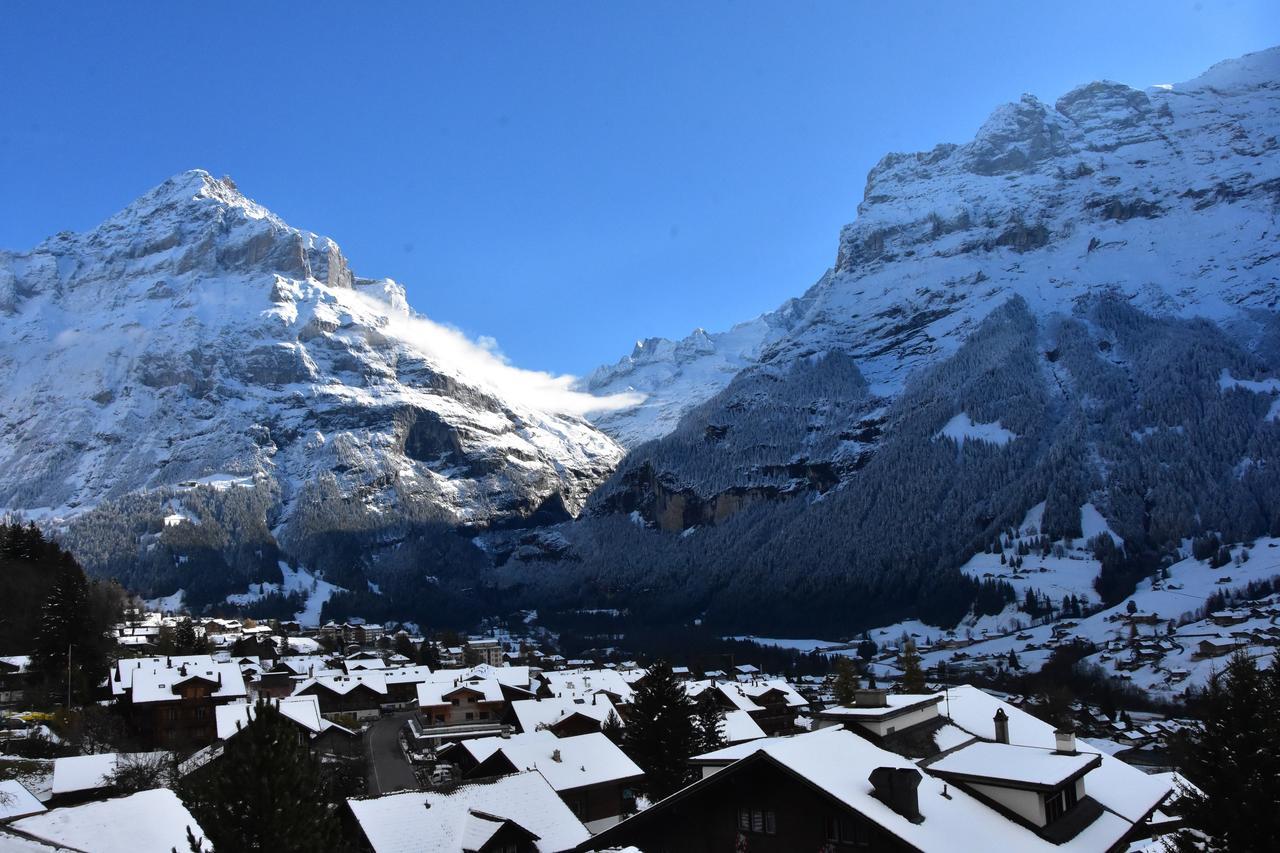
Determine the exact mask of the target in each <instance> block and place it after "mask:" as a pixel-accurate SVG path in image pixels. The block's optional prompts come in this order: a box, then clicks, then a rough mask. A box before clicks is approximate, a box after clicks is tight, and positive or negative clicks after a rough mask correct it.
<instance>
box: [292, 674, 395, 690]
mask: <svg viewBox="0 0 1280 853" xmlns="http://www.w3.org/2000/svg"><path fill="white" fill-rule="evenodd" d="M310 687H320V688H322V689H324V690H328V691H329V692H331V693H337V694H338V695H340V696H345V695H346V694H348V693H350V692H351V691H352V690H355V689H356V688H357V687H367V688H369V689H370V690H372V691H373V692H374V693H386V692H387V682H386V675H385V674H384V673H383V672H382V671H381V670H370V671H360V670H357V671H356V672H349V673H347V674H346V675H317V676H315V677H313V678H308V679H307V680H306V681H303V682H302V683H301V684H299V685H298V686H297V687H295V688H294V689H293V692H294V695H297V694H299V693H301V692H302V691H304V690H307V689H308V688H310Z"/></svg>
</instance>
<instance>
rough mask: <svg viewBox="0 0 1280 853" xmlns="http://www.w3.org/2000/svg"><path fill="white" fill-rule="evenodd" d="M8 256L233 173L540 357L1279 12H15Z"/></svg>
mask: <svg viewBox="0 0 1280 853" xmlns="http://www.w3.org/2000/svg"><path fill="white" fill-rule="evenodd" d="M2 18H3V26H2V27H0V104H3V119H2V120H0V246H2V247H5V248H28V247H30V246H32V245H34V244H35V243H37V242H39V241H40V240H41V239H43V238H44V237H45V236H48V235H49V234H52V233H55V232H57V231H60V230H64V229H70V230H83V229H86V228H90V227H92V226H93V225H94V224H96V223H97V222H98V221H100V220H102V219H103V218H105V217H106V216H108V215H110V214H111V213H112V212H114V211H115V210H117V209H119V208H120V207H122V206H124V205H125V204H127V203H128V202H129V201H131V200H132V199H133V198H135V197H136V196H138V195H140V194H142V193H143V192H144V191H145V190H147V189H148V188H150V187H151V186H153V185H155V184H157V183H159V182H160V181H162V180H163V179H164V178H166V177H167V176H169V175H170V174H173V173H175V172H178V171H182V170H184V169H188V168H194V167H201V168H206V169H208V170H210V171H211V172H214V173H215V174H218V175H221V174H230V175H232V176H233V177H234V178H235V179H236V181H237V183H238V184H239V186H240V188H241V189H242V190H243V191H244V192H245V193H246V194H247V195H249V196H251V197H253V198H255V199H256V200H257V201H259V202H262V203H263V204H265V205H267V206H268V207H270V208H272V209H273V210H275V211H276V212H277V213H279V214H280V215H281V216H283V217H284V218H285V219H286V220H287V221H289V222H290V223H291V224H293V225H296V226H298V227H301V228H307V229H310V230H313V231H318V232H320V233H322V234H326V235H329V236H331V237H333V238H334V239H335V240H337V241H338V242H339V243H340V244H341V245H342V247H343V249H344V251H345V252H346V254H347V255H348V257H349V258H350V259H351V262H352V265H353V267H354V268H355V269H356V270H357V272H359V273H360V274H361V275H366V276H390V277H392V278H395V279H397V280H399V281H401V282H402V283H404V284H405V286H406V287H407V289H408V291H409V297H410V301H411V303H412V304H413V305H414V306H415V307H416V308H417V309H418V310H419V311H421V312H423V313H425V314H427V315H429V316H430V317H431V318H433V319H435V320H438V321H443V322H447V323H451V324H454V325H456V326H457V327H459V328H460V329H462V330H463V331H464V332H466V333H467V334H469V335H472V336H480V335H485V336H491V337H493V338H495V339H496V340H497V341H498V344H499V345H500V347H501V348H502V350H503V351H504V352H505V353H506V354H507V356H508V357H509V358H510V359H511V360H512V361H513V362H515V363H516V364H519V365H520V366H522V367H528V368H537V369H542V370H551V371H555V372H573V373H583V372H586V371H588V370H590V369H591V368H592V367H594V366H595V365H597V364H599V363H601V362H605V361H614V360H616V359H617V358H619V357H621V356H622V355H624V354H625V353H626V352H628V351H629V349H630V347H631V344H632V342H633V341H634V340H635V339H637V338H641V337H648V336H651V335H663V336H667V337H679V336H683V335H684V334H687V333H688V332H689V331H690V330H691V329H692V328H694V327H695V326H703V327H706V328H708V329H713V330H714V329H719V328H725V327H727V326H729V325H731V324H732V323H734V322H737V321H740V320H744V319H747V318H749V317H752V316H755V315H756V314H758V313H760V312H762V311H765V310H769V309H771V308H774V307H776V306H777V305H778V304H779V303H780V302H782V301H783V300H784V299H786V298H788V297H790V296H794V295H798V294H799V293H801V292H802V291H803V290H804V289H805V288H806V287H808V286H809V285H810V284H811V283H812V282H813V281H815V280H816V279H817V278H818V277H819V276H820V275H821V274H822V272H823V271H824V270H825V269H826V267H827V266H828V265H829V264H830V263H831V261H832V260H833V258H834V254H835V247H836V237H837V234H838V231H839V228H840V226H841V225H842V224H844V223H846V222H848V221H851V220H852V219H853V218H854V215H855V212H856V207H857V203H858V201H859V199H860V198H861V195H862V187H863V183H864V180H865V176H866V173H867V170H868V169H870V168H871V166H873V165H874V164H875V162H876V161H877V160H878V159H879V158H880V156H881V155H883V154H884V153H886V152H888V151H911V150H919V149H925V148H930V147H932V146H933V145H934V144H935V143H937V142H942V141H964V140H965V139H967V138H969V137H970V136H971V135H972V133H973V132H974V130H976V129H977V127H978V126H979V125H980V124H981V123H982V121H983V119H984V118H985V117H986V115H987V114H988V113H989V112H990V111H991V110H992V109H993V108H994V107H995V106H997V105H998V104H1000V103H1002V102H1005V101H1009V100H1013V99H1016V98H1017V97H1018V96H1019V95H1020V94H1021V93H1023V92H1031V93H1033V94H1036V95H1038V96H1040V97H1042V98H1045V99H1047V100H1052V99H1054V98H1056V97H1058V96H1059V95H1061V94H1062V93H1063V92H1065V91H1067V90H1068V89H1070V88H1071V87H1072V86H1074V85H1076V84H1078V83H1083V82H1087V81H1089V80H1093V79H1099V78H1109V79H1114V80H1119V81H1122V82H1126V83H1130V84H1133V85H1139V86H1142V85H1149V84H1153V83H1164V82H1176V81H1179V80H1184V79H1187V78H1189V77H1193V76H1195V75H1196V74H1198V73H1199V72H1200V71H1202V70H1203V69H1204V68H1206V67H1208V66H1209V65H1211V64H1213V63H1214V62H1216V61H1218V60H1220V59H1225V58H1229V57H1232V56H1236V55H1239V54H1242V53H1246V52H1249V51H1252V50H1258V49H1261V48H1264V47H1269V46H1272V45H1274V44H1276V43H1280V4H1278V3H1276V2H1275V0H1271V1H1270V2H1242V0H1236V2H1222V3H1214V2H1203V3H1200V2H1196V3H1191V2H1186V3H1184V2H1161V3H1139V2H1132V3H1130V2H1114V0H1111V1H1110V2H1072V3H1057V4H1047V3H1025V2H1024V3H1012V2H1010V3H988V2H976V3H974V2H966V3H941V2H938V3H875V4H872V3H836V2H786V3H783V2H778V3H754V2H698V3H688V2H680V3H663V2H645V3H638V2H636V3H622V2H590V3H550V2H547V3H542V2H539V3H532V2H530V3H483V2H467V3H461V2H459V3H456V4H426V3H422V4H419V3H413V4H409V3H404V4H394V3H370V4H364V3H360V4H345V3H344V4H336V3H335V4H326V3H307V4H296V5H292V4H286V3H254V4H246V3H235V2H229V3H200V4H195V3H177V4H175V3H165V4H157V5H154V6H149V5H146V4H144V3H141V2H139V3H121V4H89V3H84V4H83V5H82V6H80V7H77V6H75V5H74V4H68V5H57V6H55V4H48V3H28V2H14V0H9V2H6V3H5V4H4V6H3V15H2Z"/></svg>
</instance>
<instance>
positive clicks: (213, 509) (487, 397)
mask: <svg viewBox="0 0 1280 853" xmlns="http://www.w3.org/2000/svg"><path fill="white" fill-rule="evenodd" d="M468 347H469V344H468V343H467V342H466V341H465V340H464V339H462V338H461V336H460V335H457V334H456V333H454V332H452V331H451V330H449V329H447V328H445V327H440V326H435V325H434V324H430V323H429V322H428V321H426V320H425V319H424V318H422V317H420V316H418V315H416V314H414V313H413V312H412V311H411V310H410V309H409V307H408V305H407V304H406V302H405V298H404V291H403V290H402V288H401V287H400V286H399V285H398V284H396V283H395V282H393V281H391V280H389V279H382V280H371V279H364V278H360V277H358V276H356V275H355V274H354V273H353V272H352V271H351V269H350V267H349V266H348V263H347V260H346V258H344V257H343V255H342V253H341V252H340V251H339V249H338V246H337V245H336V244H335V243H334V242H333V241H332V240H329V239H328V238H324V237H319V236H317V235H315V234H311V233H309V232H304V231H300V230H298V229H295V228H292V227H290V226H288V225H287V224H285V223H284V222H283V221H281V220H280V219H279V218H278V217H276V216H275V215H273V214H272V213H270V212H269V211H268V210H266V209H265V208H263V207H261V206H259V205H258V204H256V203H254V202H252V201H250V200H249V199H247V198H246V197H245V196H244V195H242V194H241V193H240V192H239V190H238V189H237V188H236V186H235V184H234V183H233V182H232V181H231V180H230V179H226V178H224V179H221V180H219V179H215V178H213V177H211V176H210V175H208V174H207V173H205V172H202V171H192V172H187V173H183V174H180V175H177V176H175V177H173V178H171V179H170V180H168V181H166V182H164V183H163V184H161V185H160V186H158V187H157V188H155V189H154V190H152V191H151V192H149V193H147V194H146V195H144V196H143V197H141V198H140V199H138V200H137V201H136V202H134V203H133V204H132V205H130V206H129V207H128V208H126V209H125V210H123V211H121V212H120V213H119V214H117V215H115V216H113V217H112V218H110V219H109V220H107V221H106V222H104V223H103V224H102V225H101V226H99V227H98V228H97V229H95V230H93V231H91V232H89V233H86V234H70V233H63V234H59V235H57V236H55V237H53V238H50V239H49V240H47V241H46V242H44V243H42V244H41V245H40V246H37V247H36V248H35V249H33V250H31V251H28V252H17V253H11V252H0V400H3V406H0V511H3V510H9V511H18V512H20V513H21V514H23V515H25V516H27V517H30V518H36V519H39V520H41V521H42V523H44V524H45V525H46V526H47V527H49V528H51V529H53V530H54V531H56V532H57V533H58V534H59V535H60V536H61V538H62V540H63V541H64V542H65V543H66V544H68V545H69V546H70V547H71V549H72V550H73V551H74V552H75V554H76V556H77V557H78V558H79V559H80V560H81V561H82V562H83V563H84V564H85V565H86V566H87V567H88V568H89V569H90V570H91V571H94V572H96V573H98V574H108V575H115V576H118V577H119V578H120V579H121V580H122V581H124V582H125V583H127V584H129V585H130V586H131V587H133V588H135V589H138V590H140V591H142V592H143V593H145V594H148V595H160V594H169V593H173V592H174V591H175V590H176V589H183V590H185V593H186V597H187V602H188V604H191V605H193V606H196V607H199V606H201V605H203V604H207V603H210V602H216V601H221V600H222V599H223V598H224V597H225V596H226V595H227V594H228V593H235V592H239V593H243V592H244V591H245V589H246V586H247V584H249V583H251V582H265V583H275V584H279V583H280V582H281V581H282V580H283V578H282V568H281V563H282V562H284V563H285V564H286V566H287V565H288V564H290V563H292V564H294V565H295V566H296V565H304V566H306V567H308V568H309V569H310V570H312V571H315V572H321V573H323V574H324V575H325V576H326V577H327V578H328V580H329V581H330V582H332V583H336V584H339V585H348V586H350V585H355V586H359V587H360V588H363V587H364V586H365V584H366V579H365V568H366V567H367V566H368V564H369V563H370V561H372V560H376V559H378V558H379V557H384V556H385V557H386V558H387V560H388V561H389V562H394V561H395V560H396V559H399V557H398V556H397V555H396V551H397V550H398V548H399V547H400V546H402V545H408V546H409V548H408V551H409V552H412V553H413V554H414V557H413V560H414V562H415V564H418V567H419V568H420V569H421V571H420V572H419V573H418V575H417V577H418V580H419V584H418V585H419V586H421V585H422V583H423V582H422V580H421V579H422V577H423V576H424V575H426V574H439V575H447V574H448V572H449V571H458V570H460V571H464V572H467V573H469V572H471V571H472V570H473V568H474V567H473V565H472V564H471V563H469V562H467V561H466V560H457V559H454V558H453V557H451V556H450V555H451V554H452V553H453V551H454V549H455V548H456V547H457V545H458V543H457V542H455V540H456V539H457V537H456V536H455V535H454V531H456V530H458V529H472V528H484V527H486V526H488V525H491V524H528V523H537V522H539V521H543V522H545V521H555V520H561V519H565V518H569V517H571V516H572V514H574V513H576V512H577V511H578V510H579V509H580V508H581V507H582V505H583V502H584V501H585V500H586V497H587V495H588V493H589V492H590V491H591V489H592V488H594V486H595V485H596V484H597V483H599V482H600V480H601V479H602V478H603V477H605V476H607V475H608V473H609V472H610V471H611V470H612V469H613V467H614V466H615V465H616V463H617V461H618V460H619V458H620V457H621V455H622V451H621V449H620V448H619V446H618V445H617V444H616V443H614V441H612V440H611V439H610V438H608V437H607V436H605V435H604V434H602V433H601V432H599V431H598V430H596V429H595V428H593V427H592V426H591V425H590V424H589V423H588V422H586V421H585V420H583V419H582V417H581V416H580V415H581V411H576V409H579V408H581V407H583V406H589V405H592V401H591V400H588V399H585V398H583V397H582V395H576V394H574V393H572V392H564V393H559V394H557V393H554V392H555V390H556V389H555V384H556V383H555V381H554V380H552V379H551V378H550V377H545V379H546V380H547V381H546V382H545V383H544V384H546V385H548V386H549V387H550V388H551V391H552V392H553V393H551V394H550V395H549V397H550V399H546V400H543V399H531V395H529V394H522V393H520V389H521V388H522V387H526V386H530V385H536V384H537V381H540V380H538V378H537V377H533V376H532V375H521V376H517V377H515V378H516V379H517V380H521V381H513V380H512V378H511V377H510V376H508V375H507V374H506V373H504V371H508V370H510V369H509V368H507V367H506V366H505V365H503V364H501V363H500V362H499V361H498V360H497V359H496V358H492V357H486V355H485V354H484V353H478V349H479V348H471V349H468ZM473 350H474V351H473ZM459 541H460V540H459ZM463 544H464V545H465V543H463ZM468 552H469V553H472V554H475V553H476V552H475V549H474V548H471V547H470V546H466V548H465V551H464V553H468ZM406 553H407V552H406Z"/></svg>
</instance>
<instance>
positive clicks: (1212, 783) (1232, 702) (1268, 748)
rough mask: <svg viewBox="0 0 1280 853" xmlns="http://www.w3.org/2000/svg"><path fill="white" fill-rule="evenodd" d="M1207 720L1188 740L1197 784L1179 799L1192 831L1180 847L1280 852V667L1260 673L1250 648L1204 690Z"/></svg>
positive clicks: (1190, 772)
mask: <svg viewBox="0 0 1280 853" xmlns="http://www.w3.org/2000/svg"><path fill="white" fill-rule="evenodd" d="M1202 699H1203V714H1204V716H1203V722H1202V723H1201V724H1200V726H1199V727H1198V728H1197V729H1195V730H1194V731H1193V732H1192V733H1191V734H1190V736H1189V737H1188V739H1187V748H1186V753H1187V754H1186V763H1185V771H1186V775H1187V777H1188V779H1190V781H1191V782H1193V783H1194V784H1195V785H1196V788H1190V787H1184V788H1183V789H1182V791H1181V794H1182V797H1181V799H1180V801H1179V803H1180V807H1181V811H1182V814H1183V817H1184V819H1185V821H1186V824H1187V829H1184V830H1183V831H1181V832H1179V833H1178V834H1177V835H1176V836H1175V839H1174V843H1173V844H1172V845H1171V846H1172V847H1173V848H1174V849H1175V850H1179V851H1192V850H1196V851H1200V850H1203V851H1227V850H1280V810H1278V809H1276V785H1277V780H1278V779H1280V753H1278V752H1277V750H1276V743H1277V738H1280V705H1278V704H1277V703H1280V666H1278V665H1277V664H1276V663H1275V661H1273V662H1272V663H1271V666H1270V667H1269V668H1268V669H1267V670H1266V671H1260V670H1259V669H1258V664H1257V662H1256V661H1254V660H1253V658H1251V657H1249V655H1248V654H1246V653H1245V652H1243V651H1238V652H1236V653H1235V654H1234V655H1232V656H1231V659H1230V661H1228V663H1227V668H1226V670H1225V671H1224V672H1222V673H1215V674H1214V675H1213V676H1212V677H1210V679H1209V683H1208V685H1207V686H1206V688H1205V691H1204V694H1203V697H1202Z"/></svg>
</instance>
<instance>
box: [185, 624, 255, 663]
mask: <svg viewBox="0 0 1280 853" xmlns="http://www.w3.org/2000/svg"><path fill="white" fill-rule="evenodd" d="M173 645H174V647H175V649H176V653H177V654H180V655H192V654H200V653H201V652H203V651H204V648H203V646H204V642H203V641H202V640H201V639H200V638H198V637H196V626H195V625H192V624H191V620H190V619H183V620H182V621H180V622H179V623H178V624H177V625H176V626H175V627H174V629H173ZM237 645H238V644H237ZM232 653H233V654H240V653H241V652H239V651H237V650H236V649H235V648H233V649H232Z"/></svg>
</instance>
